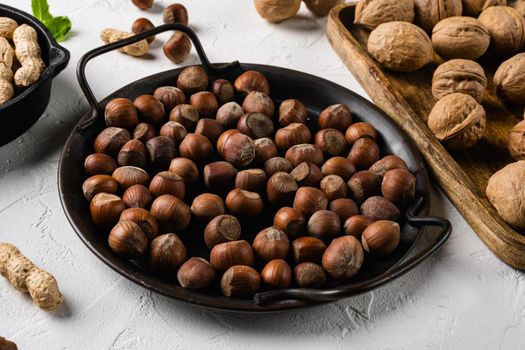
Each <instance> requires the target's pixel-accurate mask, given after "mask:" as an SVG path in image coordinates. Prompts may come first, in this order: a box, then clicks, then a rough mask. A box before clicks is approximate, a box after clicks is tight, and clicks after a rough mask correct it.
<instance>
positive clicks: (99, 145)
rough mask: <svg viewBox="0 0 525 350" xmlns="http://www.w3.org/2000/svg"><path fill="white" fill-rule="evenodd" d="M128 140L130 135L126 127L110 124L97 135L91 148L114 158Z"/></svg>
mask: <svg viewBox="0 0 525 350" xmlns="http://www.w3.org/2000/svg"><path fill="white" fill-rule="evenodd" d="M129 140H131V135H130V134H129V132H128V131H127V130H126V129H122V128H116V127H113V126H110V127H107V128H105V129H104V130H102V131H101V132H100V134H98V135H97V137H96V138H95V143H94V145H93V148H94V149H95V152H96V153H105V154H107V155H109V156H111V157H115V158H116V156H117V154H118V152H119V151H120V149H121V148H122V146H124V144H125V143H126V142H128V141H129Z"/></svg>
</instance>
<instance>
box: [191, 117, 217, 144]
mask: <svg viewBox="0 0 525 350" xmlns="http://www.w3.org/2000/svg"><path fill="white" fill-rule="evenodd" d="M223 132H224V128H223V126H222V124H221V123H219V122H218V121H216V120H215V119H209V118H203V119H199V121H198V122H197V126H196V127H195V133H196V134H198V135H203V136H205V137H206V138H207V139H208V140H210V142H211V143H212V145H214V144H216V143H217V140H218V139H219V136H221V134H222V133H223Z"/></svg>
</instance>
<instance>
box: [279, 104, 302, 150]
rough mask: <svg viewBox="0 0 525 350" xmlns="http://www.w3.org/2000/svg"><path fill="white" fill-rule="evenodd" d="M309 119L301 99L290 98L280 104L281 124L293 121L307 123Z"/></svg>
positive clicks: (288, 123)
mask: <svg viewBox="0 0 525 350" xmlns="http://www.w3.org/2000/svg"><path fill="white" fill-rule="evenodd" d="M307 119H308V111H307V110H306V107H305V106H304V104H303V103H302V102H301V101H299V100H295V99H288V100H284V101H283V102H281V105H280V106H279V125H281V126H287V125H290V124H292V123H301V124H306V120H307ZM306 142H308V141H306Z"/></svg>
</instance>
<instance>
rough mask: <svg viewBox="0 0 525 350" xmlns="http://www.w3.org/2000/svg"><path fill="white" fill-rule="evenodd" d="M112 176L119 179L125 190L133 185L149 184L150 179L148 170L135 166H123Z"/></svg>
mask: <svg viewBox="0 0 525 350" xmlns="http://www.w3.org/2000/svg"><path fill="white" fill-rule="evenodd" d="M111 176H113V178H114V179H115V180H117V182H118V184H119V186H120V187H121V188H122V189H124V190H125V189H127V188H128V187H130V186H133V185H143V186H147V184H148V183H149V180H150V178H149V175H148V173H147V172H145V171H144V170H143V169H141V168H137V167H135V166H121V167H120V168H117V169H115V171H114V172H113V175H111Z"/></svg>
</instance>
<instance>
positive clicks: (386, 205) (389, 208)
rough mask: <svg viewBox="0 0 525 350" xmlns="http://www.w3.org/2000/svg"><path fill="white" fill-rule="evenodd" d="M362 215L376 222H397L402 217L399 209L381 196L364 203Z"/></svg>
mask: <svg viewBox="0 0 525 350" xmlns="http://www.w3.org/2000/svg"><path fill="white" fill-rule="evenodd" d="M361 214H363V215H366V216H368V217H369V218H370V219H372V220H374V221H378V220H392V221H396V220H397V219H399V217H400V216H401V213H400V211H399V209H398V208H397V207H396V206H395V205H394V204H392V202H390V201H388V200H387V199H385V198H383V197H380V196H374V197H370V198H368V199H367V200H366V201H364V203H363V204H361Z"/></svg>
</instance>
